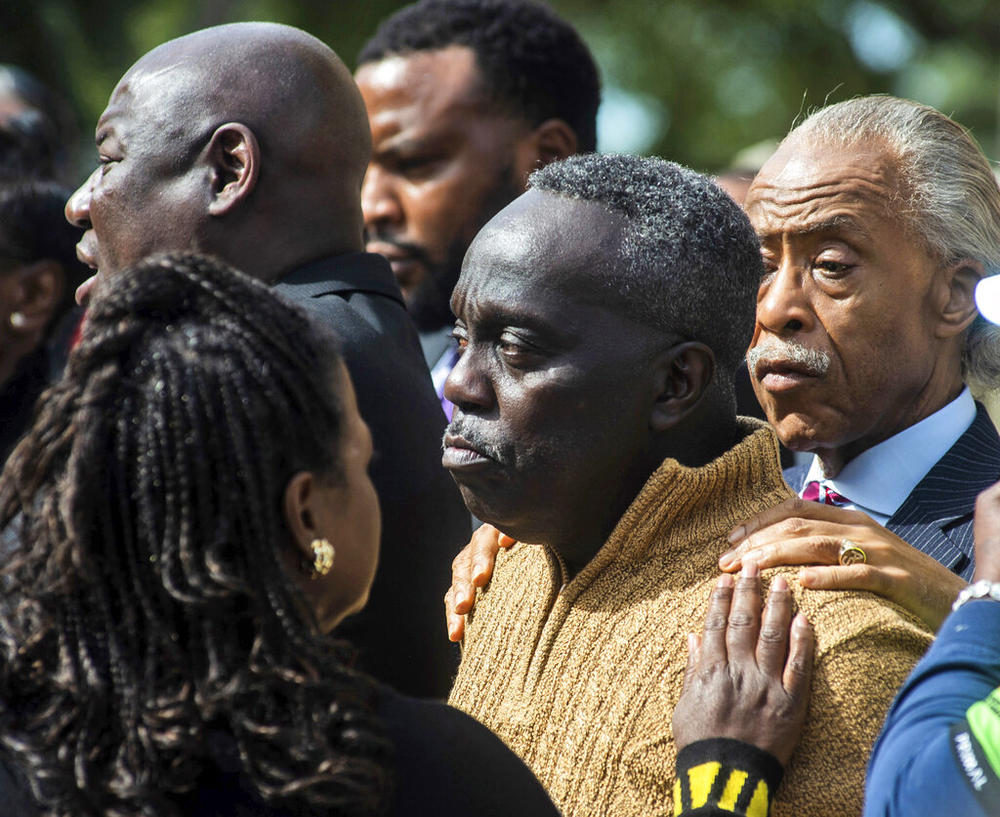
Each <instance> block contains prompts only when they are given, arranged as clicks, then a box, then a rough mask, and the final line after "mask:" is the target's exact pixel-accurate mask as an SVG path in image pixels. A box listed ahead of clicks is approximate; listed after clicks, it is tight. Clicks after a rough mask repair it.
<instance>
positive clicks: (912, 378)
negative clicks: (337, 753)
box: [719, 134, 982, 629]
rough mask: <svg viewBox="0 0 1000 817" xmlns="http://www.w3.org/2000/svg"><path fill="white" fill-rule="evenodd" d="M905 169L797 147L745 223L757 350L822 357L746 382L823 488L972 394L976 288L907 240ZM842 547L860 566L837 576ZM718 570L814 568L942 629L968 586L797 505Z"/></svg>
mask: <svg viewBox="0 0 1000 817" xmlns="http://www.w3.org/2000/svg"><path fill="white" fill-rule="evenodd" d="M897 164H898V163H897V160H896V158H895V157H894V156H893V154H892V153H891V152H889V151H888V150H886V149H885V148H884V147H883V146H881V145H879V144H877V143H873V142H861V143H859V144H858V145H855V146H852V147H851V148H842V147H831V146H830V145H826V144H823V143H822V142H821V141H818V140H816V139H815V138H809V137H805V138H798V137H796V135H795V134H792V135H791V136H790V137H789V138H788V139H787V140H786V142H785V143H784V144H783V145H782V146H781V148H779V150H778V152H777V153H776V154H775V155H774V157H772V158H771V159H770V160H769V161H768V162H766V163H765V165H764V167H763V168H762V169H761V172H760V173H759V174H758V176H757V177H756V178H755V179H754V182H753V184H752V185H751V187H750V190H749V192H748V194H747V199H746V209H747V213H748V214H749V216H750V219H751V221H752V222H753V224H754V227H755V228H756V229H757V231H758V233H759V234H760V236H761V239H762V252H763V255H764V266H765V269H766V274H765V276H764V278H763V279H762V281H761V286H760V292H759V293H758V298H757V327H756V330H755V334H754V342H753V345H755V346H756V345H759V344H767V343H769V342H773V341H785V340H787V341H793V342H796V343H799V344H801V345H803V346H806V347H808V348H810V349H818V350H822V351H824V352H826V353H827V354H828V355H829V358H830V366H829V369H828V371H827V372H826V373H825V374H823V375H821V376H810V375H803V374H801V373H797V372H795V371H794V370H790V369H789V370H786V369H783V368H782V364H781V363H780V362H775V361H774V360H772V361H771V362H770V363H769V364H767V365H765V366H762V367H758V369H757V371H755V372H752V373H751V374H752V375H753V383H754V389H755V390H756V392H757V396H758V398H759V399H760V401H761V405H762V406H763V407H764V410H765V411H766V412H767V416H768V420H769V422H770V423H771V424H772V425H773V426H774V428H775V430H776V431H777V433H778V436H779V437H780V438H781V441H782V442H783V443H784V444H785V445H787V446H788V447H790V448H792V449H793V450H799V451H811V452H814V453H815V454H816V455H817V456H818V457H819V458H820V461H821V462H822V464H823V468H824V471H825V473H826V474H827V475H829V476H835V475H836V474H837V473H838V472H839V471H840V470H841V468H842V467H843V466H844V464H845V463H847V462H849V461H850V460H851V459H853V458H854V457H856V456H857V455H858V454H859V453H861V452H862V451H865V450H867V449H868V448H870V447H871V446H873V445H876V444H877V443H879V442H881V441H883V440H885V439H887V438H889V437H891V436H892V435H893V434H895V433H897V432H898V431H901V430H902V429H904V428H907V427H909V426H911V425H913V424H914V423H916V422H919V421H920V420H922V419H924V418H925V417H928V416H930V415H931V414H933V413H934V412H935V411H937V410H938V409H940V408H942V407H943V406H944V405H946V404H947V403H948V402H950V401H951V400H953V399H954V398H955V397H957V396H958V394H959V393H960V392H961V390H962V365H961V356H962V348H963V345H964V338H965V332H966V330H967V329H968V327H969V326H970V324H971V323H972V321H973V319H974V318H975V315H976V308H975V304H974V301H973V291H974V288H975V284H976V282H977V281H978V280H979V278H980V277H981V275H982V268H981V265H980V264H979V263H978V262H976V261H973V260H971V259H957V260H950V261H948V262H947V263H946V262H944V261H942V260H940V259H939V258H937V257H936V256H935V255H934V254H933V253H931V252H930V251H929V250H928V249H927V248H926V247H925V246H924V244H923V242H922V241H920V240H919V239H918V238H914V236H913V235H912V234H911V231H910V228H909V226H908V224H907V223H906V222H905V221H904V219H903V218H902V217H901V216H900V214H899V209H898V207H894V206H893V202H894V201H895V200H896V197H897V196H898V194H899V193H901V192H903V191H901V189H900V184H901V182H900V180H899V174H898V167H897ZM844 539H850V540H851V541H853V542H856V543H857V544H858V545H859V546H860V547H861V548H862V549H863V550H864V551H865V553H866V554H867V556H868V561H867V563H866V564H855V565H846V566H842V565H839V564H837V561H838V557H839V552H840V544H841V542H842V541H843V540H844ZM730 542H731V543H732V544H733V545H734V546H736V547H735V548H734V550H733V551H730V552H729V553H726V554H724V555H723V556H722V558H721V559H720V562H719V564H720V567H721V568H722V569H723V570H729V571H733V570H738V569H739V568H740V565H741V563H742V560H743V559H746V558H750V559H752V560H753V561H755V562H756V563H757V564H758V565H759V566H760V567H761V568H766V567H774V566H777V565H815V566H813V567H808V568H806V569H804V570H802V571H801V572H800V574H799V580H800V582H801V583H802V584H803V586H805V587H811V588H815V589H825V590H833V589H844V590H869V591H871V592H874V593H878V594H879V595H882V596H885V597H886V598H889V599H891V600H892V601H895V602H896V603H897V604H900V605H901V606H903V607H905V608H906V609H908V610H910V611H911V612H912V613H914V614H916V615H917V616H919V617H920V618H921V619H922V620H923V621H924V622H925V623H927V625H928V626H929V627H931V628H932V629H937V628H938V627H939V626H940V625H941V622H942V621H944V618H945V616H946V615H947V614H948V611H949V609H950V606H951V602H952V600H953V599H954V598H955V595H956V594H957V593H958V591H959V590H960V589H961V588H962V586H963V585H964V582H963V581H962V580H961V579H960V578H959V577H958V576H956V575H955V574H953V573H951V571H949V570H948V569H947V568H945V567H944V566H943V565H941V564H939V563H938V562H936V561H935V560H934V559H932V558H930V557H928V556H926V555H924V554H923V553H921V552H920V551H918V550H916V548H913V547H911V546H910V545H908V544H907V543H906V542H904V541H903V540H902V539H900V538H899V537H897V536H895V535H893V534H892V533H890V532H889V531H887V530H886V529H885V528H884V527H882V526H881V525H879V524H877V523H876V522H874V521H873V520H872V519H871V518H870V517H868V516H867V515H866V514H864V513H861V512H859V511H850V510H845V509H842V508H835V507H826V506H823V505H818V504H817V503H813V502H801V501H797V500H789V501H787V502H784V503H782V504H781V505H778V506H777V507H775V508H771V509H769V510H768V511H766V512H764V513H763V514H760V515H759V516H757V517H755V518H753V519H749V520H747V521H746V522H744V523H743V524H742V525H740V526H738V527H737V528H736V529H735V530H734V531H733V532H732V534H731V536H730Z"/></svg>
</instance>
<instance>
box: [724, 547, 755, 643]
mask: <svg viewBox="0 0 1000 817" xmlns="http://www.w3.org/2000/svg"><path fill="white" fill-rule="evenodd" d="M760 604H761V603H760V573H759V572H758V570H757V564H756V563H755V562H752V561H746V562H744V564H743V570H742V572H741V573H740V577H739V578H738V579H737V580H736V589H735V590H734V591H733V601H732V605H731V606H730V609H729V626H728V628H727V629H726V648H727V651H728V656H729V660H730V661H739V660H743V661H746V660H748V659H749V660H750V661H751V662H752V661H754V660H755V659H754V651H755V648H756V646H757V633H758V631H759V629H760Z"/></svg>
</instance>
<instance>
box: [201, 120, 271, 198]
mask: <svg viewBox="0 0 1000 817" xmlns="http://www.w3.org/2000/svg"><path fill="white" fill-rule="evenodd" d="M260 158H261V157H260V145H259V144H258V143H257V137H256V136H254V134H253V131H252V130H250V128H248V127H247V126H246V125H242V124H240V123H239V122H228V123H226V124H225V125H220V126H219V127H218V128H216V130H215V133H213V134H212V138H211V140H210V141H209V143H208V160H209V162H210V163H211V166H212V201H211V203H210V204H209V206H208V212H209V213H210V214H211V215H213V216H224V215H226V214H227V213H229V212H230V211H231V210H232V209H233V208H234V207H237V206H238V205H239V204H241V203H242V202H243V201H244V200H245V199H246V198H247V196H249V195H250V193H251V192H252V191H253V189H254V187H256V186H257V177H258V176H259V174H260Z"/></svg>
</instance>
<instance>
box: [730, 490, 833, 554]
mask: <svg viewBox="0 0 1000 817" xmlns="http://www.w3.org/2000/svg"><path fill="white" fill-rule="evenodd" d="M830 510H839V509H837V508H833V506H831V505H824V504H823V503H821V502H807V501H806V500H804V499H800V498H799V497H792V498H790V499H786V500H785V501H784V502H779V503H778V504H777V505H775V506H774V507H771V508H768V509H767V510H766V511H764V512H763V513H759V514H757V515H756V516H753V517H751V518H750V519H747V520H746V521H745V522H743V523H741V524H739V525H737V526H736V527H735V528H733V530H732V531H731V532H730V534H729V544H731V545H736V544H738V543H740V542H742V541H743V540H744V539H746V538H747V537H748V536H751V535H752V534H754V533H756V532H757V531H759V530H761V529H763V528H767V527H770V526H771V525H773V524H775V523H776V522H781V521H782V520H784V519H788V518H790V517H801V518H802V519H827V518H829V516H828V514H827V511H830Z"/></svg>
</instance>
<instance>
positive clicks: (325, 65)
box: [66, 23, 469, 697]
mask: <svg viewBox="0 0 1000 817" xmlns="http://www.w3.org/2000/svg"><path fill="white" fill-rule="evenodd" d="M96 138H97V148H98V151H99V153H100V165H99V167H98V168H97V169H96V170H95V171H94V172H93V173H92V174H91V176H90V178H89V179H87V181H86V182H85V183H84V184H83V186H82V187H81V188H80V189H79V190H77V192H76V193H75V194H74V195H73V196H72V197H71V199H70V200H69V202H68V204H67V205H66V216H67V218H68V219H69V220H70V221H71V222H72V223H74V224H76V225H79V226H80V227H83V228H84V229H85V230H86V232H85V234H84V236H83V239H82V240H81V241H80V244H79V246H78V254H79V256H80V258H81V259H82V260H83V261H84V262H85V263H87V264H89V265H90V266H91V267H92V268H94V270H95V271H96V275H100V274H101V273H102V272H109V271H113V270H116V269H119V268H121V267H123V266H127V265H129V264H132V263H134V262H136V261H138V260H139V259H141V258H143V257H144V256H146V255H148V254H150V253H153V252H159V251H165V250H180V249H190V250H196V251H200V252H205V253H209V254H212V255H216V256H218V257H221V258H223V259H225V260H226V261H228V262H229V263H230V264H232V265H234V266H236V267H238V268H240V269H242V270H244V271H245V272H247V273H249V274H250V275H253V276H255V277H257V278H259V279H261V280H263V281H266V282H269V283H271V284H273V285H274V287H275V289H276V290H277V291H278V292H280V293H281V294H282V295H284V296H287V297H289V298H291V299H292V300H294V301H296V302H298V303H300V304H302V305H304V306H306V307H307V308H309V309H310V310H311V311H312V312H313V313H314V314H316V315H317V316H318V317H319V318H320V319H321V320H323V321H325V322H328V323H329V324H331V325H332V326H333V327H334V329H335V330H336V331H337V333H338V334H339V335H340V337H341V340H342V342H343V353H344V357H345V358H346V361H347V365H348V368H349V369H350V371H351V376H352V378H353V380H354V385H355V388H356V390H357V395H358V403H359V407H360V409H361V413H362V416H363V417H364V419H365V420H366V422H367V423H368V424H369V426H370V428H371V431H372V436H373V438H374V443H375V451H376V455H375V460H374V464H373V467H372V478H373V480H374V482H375V486H376V489H377V491H378V494H379V500H380V502H381V506H382V511H383V520H384V523H383V534H382V558H381V564H380V567H379V572H378V577H377V578H376V580H375V585H374V587H373V588H372V593H371V600H370V602H369V604H368V607H367V608H366V610H365V611H364V612H363V613H362V614H360V615H359V616H358V617H357V618H355V619H352V620H349V621H348V622H346V623H345V625H344V626H343V627H342V628H341V632H342V633H343V634H344V635H345V636H346V637H348V638H350V639H351V640H352V641H354V643H355V644H356V645H357V646H359V647H360V649H361V656H362V664H363V666H364V667H365V669H367V670H369V671H370V672H372V673H373V674H374V675H375V676H376V677H378V678H380V679H382V680H384V681H387V682H389V683H391V684H392V685H393V686H395V687H397V688H398V689H401V690H403V691H405V692H409V693H411V694H415V695H425V696H435V697H440V696H443V695H444V694H446V692H447V690H448V687H449V684H450V678H451V673H452V670H453V664H454V662H453V656H452V653H451V652H450V648H449V647H448V646H444V647H442V646H441V643H440V642H441V641H442V640H443V639H441V638H440V632H439V631H440V623H439V622H440V619H439V613H438V605H439V604H440V587H441V586H442V583H446V580H447V576H448V569H449V564H450V559H451V555H452V554H453V553H454V552H455V551H456V550H457V547H458V546H460V545H461V544H462V543H463V542H464V541H465V539H466V538H467V536H468V532H469V517H468V513H467V512H466V511H465V508H464V506H463V505H462V501H461V498H460V497H459V495H458V492H457V489H456V488H455V486H454V484H453V483H452V481H451V479H450V477H449V476H448V475H447V473H446V472H445V471H444V469H443V468H442V467H441V464H440V460H441V452H440V440H441V435H442V433H443V430H444V419H445V418H444V415H443V413H442V411H441V407H440V405H439V404H438V402H437V399H436V396H435V394H434V390H433V387H432V385H431V381H430V377H429V375H428V373H427V368H426V365H425V364H424V362H423V357H422V354H421V351H420V345H419V342H418V339H417V334H416V330H415V328H414V326H413V323H412V321H411V319H410V318H409V316H408V315H407V313H406V310H405V307H404V306H403V301H402V296H401V295H400V292H399V288H398V286H397V285H396V282H395V280H394V279H393V275H392V271H391V269H390V267H389V265H388V263H387V262H386V261H385V260H384V259H383V258H382V257H381V256H379V255H372V254H367V253H364V252H363V250H364V243H363V239H362V216H361V206H360V189H361V181H362V178H363V176H364V172H365V167H366V165H367V162H368V155H369V152H370V148H371V138H370V135H369V132H368V120H367V116H366V114H365V108H364V104H363V102H362V100H361V96H360V94H359V93H358V90H357V88H356V86H355V85H354V82H353V80H352V79H351V75H350V72H349V71H348V70H347V68H346V67H345V66H344V64H343V63H342V62H341V61H340V59H339V58H338V57H337V55H336V54H334V53H333V51H331V50H330V49H329V48H328V47H327V46H326V45H324V44H323V43H322V42H320V41H319V40H317V39H315V38H314V37H312V36H310V35H308V34H306V33H305V32H303V31H299V30H298V29H295V28H290V27H287V26H281V25H275V24H265V23H238V24H234V25H227V26H219V27H216V28H210V29H206V30H204V31H199V32H196V33H194V34H190V35H188V36H186V37H181V38H180V39H176V40H171V41H170V42H168V43H165V44H164V45H161V46H159V47H158V48H155V49H153V50H152V51H150V52H149V53H148V54H146V55H145V56H144V57H142V58H141V59H140V60H139V61H138V62H137V63H136V64H135V65H134V66H132V68H130V69H129V70H128V72H127V73H126V74H125V76H124V77H123V78H122V80H121V81H120V82H119V83H118V85H117V87H116V88H115V89H114V91H113V92H112V94H111V99H110V102H109V103H108V107H107V109H106V110H105V111H104V113H103V114H102V115H101V118H100V120H99V121H98V123H97V134H96ZM96 275H95V277H96ZM93 281H94V278H91V279H90V280H89V281H88V282H86V283H85V284H83V285H82V286H81V287H80V289H79V290H78V293H77V297H78V300H80V301H81V302H85V301H86V299H87V297H88V293H89V291H90V288H91V287H92V286H93ZM316 376H317V377H326V376H330V375H329V373H327V372H316ZM266 444H269V442H268V441H264V440H262V441H261V445H266ZM318 444H322V441H318Z"/></svg>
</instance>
